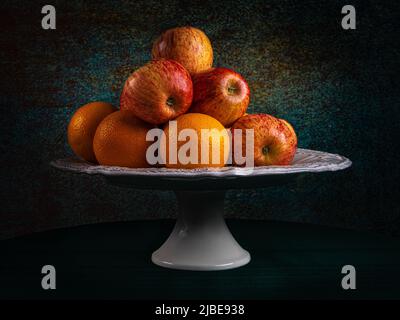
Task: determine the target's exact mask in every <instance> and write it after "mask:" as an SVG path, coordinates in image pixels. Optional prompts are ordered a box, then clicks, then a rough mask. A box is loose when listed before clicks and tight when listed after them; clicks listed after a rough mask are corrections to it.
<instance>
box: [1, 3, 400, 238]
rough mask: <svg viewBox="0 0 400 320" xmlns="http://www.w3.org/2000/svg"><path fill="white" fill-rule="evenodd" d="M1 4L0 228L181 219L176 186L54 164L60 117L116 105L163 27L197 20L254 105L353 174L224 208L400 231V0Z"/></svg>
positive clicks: (307, 181)
mask: <svg viewBox="0 0 400 320" xmlns="http://www.w3.org/2000/svg"><path fill="white" fill-rule="evenodd" d="M51 3H52V4H53V5H54V6H55V7H56V10H57V29H56V30H43V29H42V28H41V18H42V16H43V15H42V14H41V8H42V6H43V5H45V4H47V3H45V2H42V1H29V2H28V1H2V2H1V4H0V8H1V22H0V25H1V30H2V32H1V36H0V37H1V39H0V45H1V52H0V54H1V55H0V63H1V70H2V77H1V80H0V81H1V85H0V90H1V92H0V93H1V94H0V103H1V110H2V111H1V117H0V130H1V154H0V159H1V197H2V201H1V210H0V237H1V238H7V237H12V236H15V235H19V234H24V233H30V232H33V231H38V230H43V229H48V228H54V227H62V226H68V225H78V224H86V223H93V222H100V221H114V220H133V219H154V218H168V217H175V212H176V209H177V208H176V203H175V199H174V196H173V194H172V193H168V192H157V191H139V190H138V191H136V190H127V189H120V188H118V187H113V186H109V185H107V184H106V183H105V182H103V180H101V179H100V178H96V177H89V176H79V175H71V174H68V173H62V172H59V171H57V170H55V169H52V168H51V167H50V166H49V162H50V161H52V160H54V159H57V158H60V157H65V156H68V155H70V154H71V151H70V149H69V147H68V145H67V143H66V126H67V123H68V121H69V119H70V117H71V116H72V114H73V112H74V111H75V110H76V109H77V108H78V107H79V106H80V105H82V104H85V103H87V102H90V101H94V100H105V101H109V102H112V103H114V104H118V98H119V94H120V90H121V86H122V84H123V82H124V81H125V79H126V78H127V76H128V75H129V74H130V73H131V72H132V71H133V70H135V69H136V68H138V67H140V66H141V65H143V64H144V63H146V62H147V61H148V60H149V59H150V50H151V46H152V42H153V40H154V39H155V38H156V37H157V36H158V35H159V34H160V33H161V32H162V31H163V30H165V29H167V28H170V27H174V26H181V25H193V26H195V27H198V28H201V29H203V30H204V31H205V32H206V33H207V35H208V36H209V38H210V39H211V41H212V44H213V47H214V54H215V65H216V66H224V67H229V68H233V69H234V70H236V71H238V72H239V73H241V74H242V75H243V76H244V77H245V78H246V79H247V80H248V82H249V85H250V88H251V104H250V107H249V111H250V112H251V113H253V112H265V113H270V114H272V115H275V116H278V117H282V118H285V119H287V120H289V121H290V122H291V123H293V125H294V127H295V129H296V131H297V133H298V137H299V146H300V147H303V148H312V149H318V150H322V151H328V152H332V153H339V154H342V155H344V156H347V157H349V158H350V159H351V160H352V161H353V166H352V168H351V169H349V170H347V171H345V172H340V173H332V174H326V175H325V174H324V175H314V176H307V177H305V178H303V179H299V180H297V181H296V182H294V183H292V184H290V185H288V186H285V187H280V188H276V189H257V190H238V191H232V192H229V193H228V196H227V202H226V213H227V216H229V217H237V218H250V219H253V218H254V219H274V220H284V221H298V222H309V223H315V224H324V225H332V226H341V227H346V228H354V229H363V230H373V231H376V232H383V233H388V234H393V235H399V234H400V212H399V186H398V178H399V165H398V158H399V157H398V152H399V143H398V139H399V136H400V135H399V94H398V80H399V76H398V71H397V70H398V61H399V49H398V31H399V30H398V28H397V25H396V23H397V20H398V5H397V4H394V3H395V2H394V1H393V3H390V2H388V3H385V2H382V1H351V4H353V5H354V6H355V7H356V10H357V29H356V30H349V31H345V30H343V29H342V28H341V24H340V21H341V18H342V14H341V8H342V6H343V5H346V4H349V2H348V1H317V0H315V1H268V0H260V1H251V0H247V1H235V2H234V1H229V2H227V1H204V0H202V1H193V2H191V3H189V2H187V1H167V2H165V3H162V2H159V1H101V2H98V1H96V2H94V1H52V2H51Z"/></svg>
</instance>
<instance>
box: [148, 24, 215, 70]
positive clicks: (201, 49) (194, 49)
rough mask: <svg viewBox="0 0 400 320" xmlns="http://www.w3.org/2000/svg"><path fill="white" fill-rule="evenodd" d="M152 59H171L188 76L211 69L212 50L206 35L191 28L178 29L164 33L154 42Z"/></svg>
mask: <svg viewBox="0 0 400 320" xmlns="http://www.w3.org/2000/svg"><path fill="white" fill-rule="evenodd" d="M152 56H153V59H160V58H165V59H173V60H176V61H178V62H179V63H180V64H182V65H183V66H184V67H185V68H186V69H187V70H188V71H189V73H190V74H195V73H197V72H201V71H204V70H207V69H209V68H211V66H212V63H213V49H212V46H211V42H210V39H208V37H207V36H206V34H205V33H204V32H203V31H201V30H199V29H197V28H193V27H179V28H173V29H169V30H166V31H164V32H163V33H162V34H161V36H160V37H159V38H158V39H157V40H156V41H155V42H154V44H153V49H152Z"/></svg>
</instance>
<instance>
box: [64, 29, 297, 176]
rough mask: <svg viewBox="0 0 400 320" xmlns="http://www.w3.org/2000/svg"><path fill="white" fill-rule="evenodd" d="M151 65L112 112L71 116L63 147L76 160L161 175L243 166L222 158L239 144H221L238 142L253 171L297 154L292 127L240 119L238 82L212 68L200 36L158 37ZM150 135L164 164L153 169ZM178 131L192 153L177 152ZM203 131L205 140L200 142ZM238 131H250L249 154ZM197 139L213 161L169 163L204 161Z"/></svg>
mask: <svg viewBox="0 0 400 320" xmlns="http://www.w3.org/2000/svg"><path fill="white" fill-rule="evenodd" d="M152 57H153V60H152V61H150V62H149V63H148V64H146V65H144V66H143V67H141V68H139V69H138V70H136V71H135V72H133V73H132V74H131V75H130V76H129V78H128V79H127V80H126V82H125V85H124V87H123V89H122V93H121V98H120V109H119V110H118V109H117V108H115V107H114V106H112V105H111V104H109V103H105V102H92V103H89V104H86V105H84V106H82V107H80V108H79V109H78V110H77V111H76V112H75V114H74V115H73V117H72V119H71V120H70V123H69V126H68V142H69V144H70V146H71V148H72V150H73V151H74V153H75V154H76V155H77V156H78V157H80V158H83V159H84V160H86V161H89V162H93V163H99V164H101V165H110V166H123V167H130V168H141V167H149V166H152V165H154V166H160V163H162V165H164V166H165V167H167V168H185V169H191V168H200V167H223V166H225V165H227V164H228V163H229V162H228V158H230V159H232V161H231V164H233V165H243V163H239V162H238V161H236V160H235V159H236V157H227V154H226V151H225V150H226V147H227V145H226V144H227V141H229V146H228V147H229V152H230V153H231V154H230V155H232V154H235V152H238V151H239V150H235V148H236V149H239V148H237V147H236V146H238V145H239V144H237V143H236V144H234V143H233V141H232V140H233V139H230V140H229V139H228V140H227V139H225V138H226V137H227V136H229V137H234V139H237V138H238V137H239V136H240V137H241V138H242V140H241V143H240V153H243V155H242V156H243V157H246V153H248V152H251V153H253V156H254V165H255V166H263V165H288V164H290V163H291V162H292V160H293V157H294V154H295V152H296V148H297V137H296V133H295V131H294V129H293V127H292V126H291V125H290V124H289V123H288V122H287V121H285V120H283V119H278V118H276V117H273V116H271V115H267V114H247V113H246V110H247V107H248V105H249V102H250V89H249V86H248V84H247V82H246V80H245V79H244V78H243V77H242V76H241V75H240V74H238V73H236V72H235V71H233V70H230V69H227V68H220V67H216V68H213V67H212V64H213V49H212V46H211V43H210V40H209V39H208V37H207V36H206V35H205V33H204V32H203V31H201V30H199V29H196V28H193V27H180V28H174V29H170V30H167V31H165V32H164V33H163V34H162V35H161V36H160V37H159V38H158V39H157V40H156V41H155V42H154V45H153V49H152ZM154 128H159V130H158V132H160V131H161V132H162V133H163V135H162V139H161V138H160V140H163V141H164V143H165V144H164V146H165V147H166V148H164V150H166V152H165V155H164V158H163V159H164V161H163V162H160V163H157V164H154V163H152V162H151V161H150V162H149V160H148V157H146V155H148V152H147V151H148V150H149V148H151V146H152V145H153V144H154V141H156V139H155V138H154V140H153V141H152V140H151V139H149V134H148V133H149V132H150V131H151V130H152V129H154ZM173 129H174V130H173ZM185 129H192V130H194V132H196V133H197V134H198V139H195V140H194V142H193V140H192V141H191V143H192V144H193V143H195V144H196V148H195V149H192V148H191V147H190V146H189V147H187V146H186V147H185V145H186V144H187V142H188V140H187V139H186V138H190V137H189V136H190V135H188V134H187V132H188V131H185ZM203 129H209V130H210V131H209V132H211V134H210V135H209V136H207V137H203V136H202V135H201V133H200V132H201V131H202V130H203ZM246 129H250V130H253V131H252V132H253V134H252V137H254V139H253V141H252V145H251V146H252V148H251V150H249V148H248V146H247V148H246V141H247V140H246V135H247V132H250V131H248V130H247V131H246ZM235 131H236V134H235ZM156 132H157V131H156ZM192 132H193V131H192ZM238 133H239V134H238ZM172 136H174V137H172ZM182 137H183V138H182ZM172 138H174V139H175V140H174V139H172ZM204 139H207V141H206V143H205V145H206V146H209V147H210V148H211V144H212V142H215V141H218V142H220V143H219V144H217V145H219V149H218V152H219V154H218V157H217V161H215V159H213V161H211V160H210V161H206V162H205V163H203V162H199V161H197V162H190V161H189V162H188V161H186V160H185V161H184V160H182V157H179V156H178V157H176V154H177V152H176V151H177V150H179V153H178V154H180V153H181V151H182V152H183V153H187V152H191V151H193V150H195V152H196V155H195V157H194V158H196V159H203V158H204V157H206V158H207V157H210V159H211V155H212V153H211V152H209V150H205V149H204V147H203V148H202V147H201V143H202V140H204ZM171 141H175V142H176V143H175V145H171ZM158 142H159V145H160V143H161V141H158ZM197 144H198V145H197ZM173 148H175V149H176V150H175V153H174V155H172V153H171V152H172V149H173ZM180 149H184V150H180ZM206 149H207V148H206ZM242 150H243V151H242ZM205 152H207V154H206V155H204V153H205ZM202 153H203V154H202ZM192 156H193V155H192ZM185 159H186V158H185Z"/></svg>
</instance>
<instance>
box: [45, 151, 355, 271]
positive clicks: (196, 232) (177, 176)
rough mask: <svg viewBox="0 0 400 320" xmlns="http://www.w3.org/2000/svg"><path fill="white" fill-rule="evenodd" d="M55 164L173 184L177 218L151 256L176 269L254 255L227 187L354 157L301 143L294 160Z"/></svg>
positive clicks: (263, 183)
mask: <svg viewBox="0 0 400 320" xmlns="http://www.w3.org/2000/svg"><path fill="white" fill-rule="evenodd" d="M51 164H52V165H53V166H54V167H56V168H58V169H61V170H66V171H71V172H77V173H86V174H93V175H100V176H103V177H104V178H105V179H107V181H108V182H110V183H112V184H115V185H119V186H123V187H131V188H138V189H158V190H174V191H175V194H176V196H177V199H178V204H179V215H178V220H177V222H176V225H175V228H174V229H173V231H172V233H171V235H170V236H169V237H168V239H167V240H166V241H165V243H164V244H163V245H162V246H161V247H160V248H159V249H158V250H156V251H155V252H154V253H153V255H152V261H153V262H154V263H155V264H157V265H160V266H163V267H167V268H173V269H184V270H224V269H231V268H236V267H240V266H243V265H245V264H247V263H248V262H249V261H250V254H249V253H248V252H247V251H246V250H244V249H242V247H241V246H240V245H239V244H238V243H237V242H236V240H235V239H234V238H233V236H232V234H231V233H230V231H229V229H228V228H227V226H226V224H225V221H224V217H223V207H224V196H225V190H227V189H234V188H241V189H244V188H257V187H267V186H276V185H279V184H282V183H286V182H288V181H290V180H291V179H293V178H295V177H297V176H298V175H300V174H304V173H318V172H324V171H337V170H342V169H345V168H347V167H349V166H350V165H351V161H350V160H349V159H347V158H345V157H342V156H340V155H336V154H331V153H326V152H320V151H314V150H307V149H298V151H297V153H296V156H295V159H294V161H293V163H292V164H291V165H290V166H268V167H256V168H238V167H225V168H221V169H192V170H184V169H180V170H179V169H178V170H175V169H166V168H143V169H130V168H122V167H109V166H100V165H94V164H91V163H88V162H85V161H82V160H78V159H76V158H67V159H60V160H56V161H53V162H52V163H51Z"/></svg>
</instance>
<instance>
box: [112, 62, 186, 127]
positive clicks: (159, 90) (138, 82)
mask: <svg viewBox="0 0 400 320" xmlns="http://www.w3.org/2000/svg"><path fill="white" fill-rule="evenodd" d="M192 99H193V84H192V79H191V77H190V75H189V73H188V72H187V70H186V69H185V68H184V67H183V66H182V65H181V64H179V63H178V62H176V61H174V60H166V59H160V60H153V61H151V62H149V63H148V64H146V65H144V66H143V67H141V68H139V69H138V70H136V71H135V72H134V73H132V74H131V75H130V76H129V78H128V79H127V80H126V82H125V85H124V88H123V89H122V93H121V99H120V108H121V110H128V111H131V112H132V113H133V114H134V115H135V116H136V117H138V118H140V119H142V120H144V121H146V122H148V123H152V124H161V123H164V122H167V121H169V120H172V119H174V118H176V117H178V116H179V115H181V114H183V113H185V112H186V111H187V110H188V109H189V107H190V105H191V103H192Z"/></svg>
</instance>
